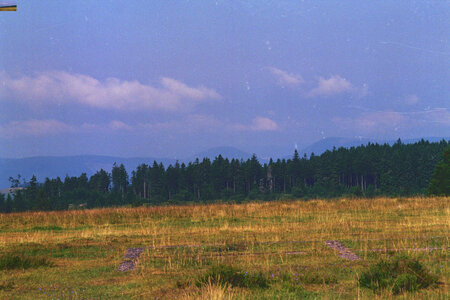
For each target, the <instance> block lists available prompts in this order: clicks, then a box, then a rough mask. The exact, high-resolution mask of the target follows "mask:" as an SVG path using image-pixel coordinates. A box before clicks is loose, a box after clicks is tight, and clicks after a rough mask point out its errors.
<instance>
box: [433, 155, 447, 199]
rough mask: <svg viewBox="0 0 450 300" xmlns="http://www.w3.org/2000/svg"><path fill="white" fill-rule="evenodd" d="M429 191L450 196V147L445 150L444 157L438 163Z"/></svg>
mask: <svg viewBox="0 0 450 300" xmlns="http://www.w3.org/2000/svg"><path fill="white" fill-rule="evenodd" d="M428 193H429V194H432V195H439V196H450V147H447V148H446V149H445V151H444V158H443V159H442V161H441V162H439V163H438V164H437V165H436V168H435V169H434V174H433V179H432V180H431V183H430V187H429V189H428Z"/></svg>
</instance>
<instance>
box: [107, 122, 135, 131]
mask: <svg viewBox="0 0 450 300" xmlns="http://www.w3.org/2000/svg"><path fill="white" fill-rule="evenodd" d="M109 127H110V128H111V129H115V130H131V129H132V127H131V126H130V125H128V124H126V123H124V122H122V121H117V120H114V121H111V122H109Z"/></svg>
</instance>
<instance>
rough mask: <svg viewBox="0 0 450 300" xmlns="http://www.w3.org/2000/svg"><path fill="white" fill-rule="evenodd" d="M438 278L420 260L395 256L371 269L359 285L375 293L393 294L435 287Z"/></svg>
mask: <svg viewBox="0 0 450 300" xmlns="http://www.w3.org/2000/svg"><path fill="white" fill-rule="evenodd" d="M437 281H438V277H437V276H436V275H433V274H431V273H430V272H429V271H428V270H427V269H426V268H425V267H424V266H423V265H422V264H421V263H420V262H419V261H418V260H416V259H413V258H410V257H407V256H404V255H402V256H395V257H393V258H391V259H388V260H381V261H379V262H378V263H376V264H374V265H372V266H370V267H369V270H367V271H365V272H363V273H362V274H361V276H360V277H359V284H360V285H361V286H363V287H366V288H369V289H371V290H373V291H374V292H380V291H382V290H390V291H392V293H393V294H400V293H403V292H415V291H417V290H419V289H423V288H427V287H429V286H435V285H436V284H437Z"/></svg>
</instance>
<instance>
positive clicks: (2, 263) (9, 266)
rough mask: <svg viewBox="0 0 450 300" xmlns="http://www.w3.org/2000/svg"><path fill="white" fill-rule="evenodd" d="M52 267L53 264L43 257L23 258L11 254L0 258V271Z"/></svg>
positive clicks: (22, 256)
mask: <svg viewBox="0 0 450 300" xmlns="http://www.w3.org/2000/svg"><path fill="white" fill-rule="evenodd" d="M52 266H53V263H52V262H51V261H49V260H48V259H47V258H45V257H33V256H24V255H18V254H12V253H7V254H3V255H1V256H0V270H13V269H31V268H39V267H52Z"/></svg>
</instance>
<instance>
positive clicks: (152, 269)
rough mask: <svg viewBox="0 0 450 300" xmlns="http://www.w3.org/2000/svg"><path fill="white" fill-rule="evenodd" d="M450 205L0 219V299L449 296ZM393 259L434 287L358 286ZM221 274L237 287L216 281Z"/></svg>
mask: <svg viewBox="0 0 450 300" xmlns="http://www.w3.org/2000/svg"><path fill="white" fill-rule="evenodd" d="M449 200H450V198H448V197H441V198H439V197H436V198H405V199H404V198H399V199H395V198H378V199H363V200H356V199H355V200H352V199H341V200H333V201H325V200H312V201H308V202H303V201H290V202H280V201H277V202H264V203H262V202H261V203H249V204H239V205H237V204H236V205H228V204H211V205H196V206H171V207H148V208H146V207H139V208H108V209H95V210H84V211H62V212H35V213H18V214H0V253H1V254H0V255H1V257H0V298H1V299H14V298H25V299H49V298H53V299H58V298H59V299H94V298H95V299H100V298H102V299H112V298H144V299H166V298H167V299H175V298H176V299H198V298H203V299H210V298H213V297H217V298H216V299H221V298H220V296H223V297H224V299H230V298H233V299H234V298H236V299H273V298H275V299H302V298H325V299H327V298H331V299H356V298H379V299H386V298H397V297H399V298H401V299H404V298H408V299H410V298H414V299H416V298H423V299H446V298H447V297H448V284H449V278H450V268H449V247H450V245H449V232H450V231H449V229H450V228H449V227H450V226H449V225H450V223H449V221H450V205H449ZM333 247H334V248H333ZM339 247H344V248H346V250H345V249H344V250H343V251H344V252H340V250H342V249H339ZM130 248H137V249H134V250H128V249H130ZM127 251H128V252H127ZM345 251H347V252H345ZM126 253H127V257H126V258H124V255H125V254H126ZM346 254H347V255H348V256H346ZM349 254H351V255H349ZM399 255H407V256H408V257H409V258H411V259H417V260H418V261H419V262H420V263H421V264H422V265H423V266H424V267H425V268H426V269H427V270H428V271H430V272H431V273H432V274H435V275H436V276H437V277H438V283H437V284H435V285H434V286H431V287H428V288H425V289H421V290H419V291H417V292H407V293H404V292H400V293H395V292H394V291H392V290H386V289H385V290H382V291H378V292H374V291H372V290H371V289H368V288H365V287H363V286H361V285H360V284H359V283H358V282H359V278H360V277H361V274H363V273H364V272H365V271H367V270H368V269H369V267H370V266H371V265H374V264H376V263H377V262H379V261H380V259H391V258H392V257H398V256H399ZM124 260H125V264H122V262H123V261H124ZM135 264H136V268H135V269H134V270H129V271H119V266H121V268H122V269H123V268H125V269H126V267H127V266H128V267H133V266H134V265H135ZM19 265H20V266H21V267H19V268H17V266H19ZM228 266H232V267H233V268H230V267H228ZM227 272H228V273H233V272H234V273H233V274H234V275H235V276H234V277H233V278H234V279H233V280H234V281H233V280H231V281H229V282H228V283H221V282H219V283H216V282H215V281H214V276H215V275H217V274H219V275H220V276H222V277H226V274H227ZM208 274H209V275H210V277H209V279H208ZM216 279H217V278H216ZM213 299H214V298H213Z"/></svg>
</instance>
